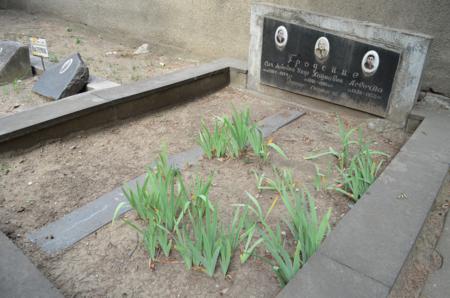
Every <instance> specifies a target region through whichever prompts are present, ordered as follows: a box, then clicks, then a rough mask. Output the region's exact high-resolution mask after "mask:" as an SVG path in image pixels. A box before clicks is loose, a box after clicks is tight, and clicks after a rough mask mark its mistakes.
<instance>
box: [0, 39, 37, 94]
mask: <svg viewBox="0 0 450 298" xmlns="http://www.w3.org/2000/svg"><path fill="white" fill-rule="evenodd" d="M31 75H32V73H31V65H30V54H29V50H28V47H27V46H25V45H23V44H21V43H19V42H16V41H0V85H3V84H9V83H11V82H13V81H14V80H17V79H24V78H28V77H30V76H31Z"/></svg>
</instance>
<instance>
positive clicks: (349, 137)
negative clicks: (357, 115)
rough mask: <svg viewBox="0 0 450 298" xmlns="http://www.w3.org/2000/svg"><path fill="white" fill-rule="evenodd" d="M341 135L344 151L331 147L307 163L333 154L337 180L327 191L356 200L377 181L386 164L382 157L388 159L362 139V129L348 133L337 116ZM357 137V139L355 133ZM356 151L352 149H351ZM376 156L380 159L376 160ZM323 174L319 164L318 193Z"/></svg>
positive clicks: (308, 157)
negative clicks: (382, 167)
mask: <svg viewBox="0 0 450 298" xmlns="http://www.w3.org/2000/svg"><path fill="white" fill-rule="evenodd" d="M338 124H339V136H340V140H341V150H340V151H338V150H335V149H333V148H331V147H330V148H329V149H328V150H327V151H325V152H322V153H318V154H313V155H310V156H307V157H305V159H307V160H311V159H316V158H319V157H321V156H326V155H333V156H335V157H336V158H337V161H338V163H337V165H336V170H337V172H338V179H337V180H336V181H335V183H333V184H332V185H329V186H328V187H327V189H331V190H335V191H337V192H340V193H342V194H344V195H346V196H348V197H349V198H350V199H352V200H353V201H357V200H359V199H360V198H361V197H362V195H363V194H364V193H365V192H366V190H367V189H368V188H369V186H370V185H371V184H372V183H373V182H374V181H375V179H376V177H377V175H378V172H379V170H380V168H381V166H382V165H383V162H384V160H383V157H389V156H388V155H387V154H386V153H384V152H382V151H377V150H373V149H371V148H370V147H371V143H370V142H367V141H366V140H365V139H364V137H363V132H362V129H361V128H359V129H358V130H357V129H356V128H352V129H349V130H346V128H345V125H344V123H343V121H342V120H341V118H339V117H338ZM356 131H357V132H358V138H357V139H355V133H356ZM352 148H353V149H352ZM376 156H380V157H381V159H380V160H378V161H377V159H376ZM323 177H324V175H323V174H322V173H321V172H320V169H319V168H318V167H317V165H316V177H315V182H314V185H315V187H316V189H317V190H319V189H320V187H321V181H322V178H323Z"/></svg>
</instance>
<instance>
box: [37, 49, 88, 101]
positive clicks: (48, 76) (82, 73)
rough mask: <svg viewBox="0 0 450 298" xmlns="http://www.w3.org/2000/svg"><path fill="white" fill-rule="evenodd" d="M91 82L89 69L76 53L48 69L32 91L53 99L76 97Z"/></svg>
mask: <svg viewBox="0 0 450 298" xmlns="http://www.w3.org/2000/svg"><path fill="white" fill-rule="evenodd" d="M88 81H89V69H88V67H87V66H86V64H85V63H84V62H83V60H82V59H81V56H80V54H78V53H76V54H73V55H72V56H70V57H68V58H66V59H65V60H63V61H62V62H60V63H58V64H56V65H54V66H52V67H50V68H48V69H47V70H46V71H45V72H44V73H43V74H42V75H41V77H40V78H39V80H38V81H37V82H36V84H35V85H34V86H33V89H32V91H33V92H36V93H37V94H40V95H42V96H45V97H48V98H51V99H55V100H57V99H61V98H64V97H67V96H71V95H75V94H77V93H79V92H80V91H81V90H83V89H84V87H85V86H86V84H87V83H88Z"/></svg>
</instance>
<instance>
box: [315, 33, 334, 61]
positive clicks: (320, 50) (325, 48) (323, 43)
mask: <svg viewBox="0 0 450 298" xmlns="http://www.w3.org/2000/svg"><path fill="white" fill-rule="evenodd" d="M329 54H330V42H329V41H328V38H326V37H325V36H322V37H320V38H319V39H317V41H316V45H315V46H314V55H315V56H316V58H317V60H319V62H324V61H325V60H327V58H328V55H329Z"/></svg>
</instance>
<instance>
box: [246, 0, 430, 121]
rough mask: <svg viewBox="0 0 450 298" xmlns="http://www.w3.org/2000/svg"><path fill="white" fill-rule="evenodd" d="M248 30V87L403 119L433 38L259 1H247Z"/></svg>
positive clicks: (416, 94) (418, 87) (272, 93)
mask: <svg viewBox="0 0 450 298" xmlns="http://www.w3.org/2000/svg"><path fill="white" fill-rule="evenodd" d="M250 33H251V38H250V50H249V59H248V61H249V62H248V63H249V67H248V69H249V70H248V87H249V88H250V89H253V90H257V91H259V92H263V93H268V94H271V95H277V96H279V95H280V94H283V92H282V91H280V90H284V91H289V92H292V93H297V94H302V95H307V96H310V97H313V98H317V99H321V100H325V101H329V102H332V103H335V104H339V105H343V106H347V107H350V108H353V109H357V110H361V111H365V112H368V113H371V114H375V115H379V116H382V117H386V118H388V119H390V120H392V121H395V122H398V123H402V124H405V122H406V119H407V116H408V114H409V112H410V111H411V110H412V108H413V106H414V103H415V101H416V99H417V97H418V94H419V90H420V83H421V78H422V72H423V68H424V65H425V62H426V58H427V53H428V48H429V46H430V43H431V37H430V36H426V35H423V34H419V33H414V32H405V31H402V30H398V29H392V28H388V27H383V26H381V25H376V24H371V23H367V22H361V21H357V20H350V19H343V18H339V17H333V16H327V15H322V14H317V13H312V12H307V11H302V10H299V9H294V8H289V7H283V6H277V5H270V4H262V3H257V4H253V5H252V16H251V26H250ZM267 86H270V87H267Z"/></svg>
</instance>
